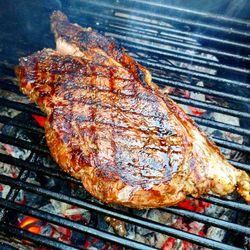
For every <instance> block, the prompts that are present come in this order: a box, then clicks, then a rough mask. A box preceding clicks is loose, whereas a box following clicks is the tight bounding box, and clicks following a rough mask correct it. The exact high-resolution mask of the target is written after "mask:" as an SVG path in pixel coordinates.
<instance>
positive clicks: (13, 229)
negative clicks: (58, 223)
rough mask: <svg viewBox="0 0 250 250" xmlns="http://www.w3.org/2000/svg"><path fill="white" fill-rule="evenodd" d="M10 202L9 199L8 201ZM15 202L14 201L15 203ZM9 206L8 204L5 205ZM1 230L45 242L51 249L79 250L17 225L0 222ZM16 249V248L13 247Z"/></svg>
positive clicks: (37, 241) (21, 237)
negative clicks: (10, 225)
mask: <svg viewBox="0 0 250 250" xmlns="http://www.w3.org/2000/svg"><path fill="white" fill-rule="evenodd" d="M6 202H8V201H6ZM13 204H14V203H13ZM5 208H7V206H5ZM0 230H1V231H3V232H5V233H7V234H9V235H14V236H16V237H18V238H20V239H27V240H32V241H33V242H36V243H39V244H43V245H45V246H47V247H51V249H62V250H78V248H75V247H72V246H70V245H68V244H65V243H62V242H60V241H57V240H53V239H51V238H48V237H45V236H41V235H38V234H33V233H30V232H28V231H26V230H23V229H21V228H17V227H14V226H13V227H9V226H7V225H5V224H3V223H0ZM13 249H16V248H13Z"/></svg>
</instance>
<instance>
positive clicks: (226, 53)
mask: <svg viewBox="0 0 250 250" xmlns="http://www.w3.org/2000/svg"><path fill="white" fill-rule="evenodd" d="M52 7H53V6H52ZM52 7H51V8H52ZM59 7H60V8H61V9H62V11H63V12H64V13H65V14H66V15H68V16H69V19H70V20H71V21H73V22H77V23H79V24H80V25H85V26H92V27H93V28H94V29H96V30H98V31H100V32H102V33H103V34H105V35H107V36H112V37H114V38H115V39H117V41H119V42H120V43H121V45H122V46H124V47H125V48H127V49H128V51H129V53H130V54H131V55H132V56H133V57H134V58H135V59H136V60H137V61H138V62H140V63H141V64H142V65H144V66H146V67H147V68H149V69H150V70H151V72H152V74H153V81H154V82H155V83H157V84H158V85H159V86H160V87H162V88H164V87H175V91H173V92H171V94H170V97H171V98H172V99H173V100H174V101H176V102H177V103H179V104H182V105H184V106H185V107H190V106H191V107H194V108H196V109H198V110H202V111H200V112H213V113H216V114H220V115H221V114H223V115H226V117H228V120H226V121H217V120H215V119H210V118H209V116H206V117H204V116H201V115H199V114H197V112H196V113H195V112H194V113H193V114H192V113H191V116H192V118H193V119H194V120H195V121H196V122H197V123H198V124H199V125H200V126H202V127H203V128H205V129H207V128H212V129H216V130H217V131H219V132H225V131H226V132H228V133H231V134H233V135H235V136H241V141H238V142H237V141H236V142H235V141H232V140H231V137H229V138H228V139H227V138H223V139H222V138H220V137H219V136H217V135H216V134H214V135H212V136H211V137H212V138H211V139H212V140H213V141H214V142H215V143H216V144H217V145H218V146H219V147H220V148H221V149H222V151H223V152H224V151H225V150H227V149H229V150H231V151H232V152H234V154H233V155H230V156H231V159H229V161H230V162H231V163H232V164H233V165H234V166H236V167H237V168H239V169H243V170H246V171H248V172H250V165H249V153H250V140H249V139H250V122H249V118H250V113H249V111H250V108H249V107H250V105H249V104H250V90H249V89H250V84H249V83H250V81H249V73H250V70H249V65H250V63H249V62H250V57H249V51H250V49H249V36H250V23H249V21H247V20H243V19H236V18H232V17H227V16H219V15H216V14H211V13H205V12H199V11H194V10H191V9H186V8H184V7H181V6H179V7H174V6H172V5H169V4H168V3H163V2H159V3H158V2H155V3H149V2H148V1H144V0H138V1H95V0H91V1H80V0H73V1H70V4H69V3H68V2H67V1H62V3H61V6H59ZM50 13H51V10H47V12H46V15H45V17H46V19H48V16H49V14H50ZM43 21H44V22H46V20H45V19H44V20H43ZM6 22H7V20H6ZM46 25H47V23H46V24H45V25H44V27H45V28H44V30H42V29H41V30H42V31H43V32H44V33H43V34H41V36H42V37H41V39H39V41H38V42H37V43H36V44H34V40H32V39H33V38H27V39H26V40H25V39H17V40H15V38H13V34H14V32H12V36H8V35H6V36H3V39H2V41H1V44H0V45H1V46H2V48H3V53H2V55H1V58H0V59H1V62H0V69H1V71H0V79H1V84H0V89H1V98H0V111H1V113H0V123H1V124H2V125H3V126H2V128H4V127H5V128H6V126H8V128H10V127H11V128H13V129H16V130H20V129H21V130H22V131H27V133H31V134H32V135H34V137H37V138H41V139H39V140H38V139H37V140H34V141H27V140H24V139H20V138H17V137H14V136H13V135H12V134H11V133H9V132H8V131H9V130H6V131H7V132H5V133H4V132H3V129H2V133H1V134H0V142H1V144H4V145H6V144H7V145H13V146H16V147H18V148H19V149H21V150H23V149H27V150H29V151H31V154H30V156H29V157H28V158H27V159H25V160H24V159H18V158H15V157H13V156H12V155H6V154H3V153H0V161H1V162H2V163H5V164H10V165H12V166H16V167H17V168H18V169H19V174H18V175H17V176H16V178H11V177H9V176H6V175H4V174H1V175H0V184H4V185H8V186H9V187H10V189H9V192H8V194H7V196H6V197H4V198H0V208H1V213H0V218H1V223H0V230H1V231H2V232H4V233H5V234H7V235H9V236H15V237H17V238H20V239H26V240H29V244H27V245H31V242H33V243H34V244H35V245H38V246H46V247H48V248H49V249H51V248H57V249H78V247H75V246H73V245H71V246H69V245H68V244H66V243H64V242H61V241H57V240H55V239H52V238H48V237H45V236H41V235H38V234H35V233H32V232H30V231H27V230H25V229H22V228H19V227H17V226H13V225H12V224H11V222H10V221H9V220H6V218H9V217H8V215H9V214H11V213H13V211H14V212H15V213H17V212H18V213H22V214H25V215H28V216H31V217H35V218H39V219H41V220H43V221H48V222H51V223H53V224H56V225H60V226H63V227H65V228H70V229H72V230H74V231H77V232H80V233H82V234H83V235H85V234H87V235H92V236H96V237H97V238H101V239H104V240H107V241H109V242H114V243H116V244H117V245H118V247H119V248H121V249H122V247H125V248H130V249H155V248H154V247H153V246H149V245H145V244H143V243H141V242H139V241H135V240H130V239H128V238H125V237H121V236H119V235H117V234H111V233H109V232H106V231H104V230H100V229H97V228H95V226H89V225H84V224H81V223H77V222H75V221H73V220H71V219H68V218H65V217H62V216H60V215H59V214H58V215H56V214H51V213H48V212H46V211H43V210H41V209H39V208H37V207H36V205H35V204H34V206H32V207H30V206H27V205H23V204H20V203H18V202H16V201H15V199H16V197H18V193H19V192H20V190H26V191H28V192H30V193H33V194H37V195H40V196H42V197H45V198H47V199H54V200H58V201H62V202H65V203H68V204H72V205H76V206H77V207H79V208H84V209H86V210H89V211H93V212H94V213H95V214H102V215H105V216H110V217H112V218H118V219H120V220H122V221H125V222H127V223H131V224H134V225H138V226H140V227H142V228H147V229H149V230H151V231H155V232H160V233H162V234H166V235H170V236H173V237H175V238H178V239H183V240H186V241H189V242H192V243H195V244H197V245H199V246H203V247H208V248H212V249H242V248H244V247H247V245H246V244H247V240H249V238H248V237H249V234H250V228H249V224H248V223H249V221H248V220H249V217H248V214H249V212H250V206H248V205H246V204H245V203H244V202H243V201H242V200H241V199H240V198H239V197H234V199H232V198H231V197H228V198H226V197H225V198H221V197H216V196H213V195H209V196H204V197H202V198H201V199H199V200H202V201H206V202H210V203H212V204H217V205H218V206H219V207H226V208H228V209H229V210H230V211H231V210H232V211H237V212H238V213H237V214H238V215H239V216H241V215H244V216H243V217H244V220H242V221H240V222H239V221H238V220H237V219H235V220H233V221H226V220H223V219H218V218H215V217H212V216H209V215H206V214H201V213H198V212H194V211H189V210H187V209H183V208H178V207H169V208H162V209H161V210H163V211H166V212H168V213H170V214H175V215H179V216H182V217H186V218H188V219H192V220H194V221H198V222H202V223H204V224H205V225H207V226H214V227H215V228H221V229H224V230H225V231H226V234H228V235H229V236H228V237H227V238H230V237H232V239H231V240H228V239H227V240H223V241H222V242H219V241H217V240H215V239H209V238H206V237H202V236H198V235H195V234H192V233H190V232H186V231H185V230H181V229H176V228H173V227H171V226H167V225H164V224H162V223H159V222H155V221H152V220H149V219H146V218H143V217H141V216H140V215H137V214H135V213H134V212H133V210H131V209H129V210H127V211H123V210H119V209H118V208H111V207H108V206H105V205H103V204H100V203H98V202H96V201H93V200H91V199H88V198H89V197H87V198H86V197H85V198H84V197H82V196H80V195H71V194H68V193H67V192H58V191H56V190H53V189H49V188H47V187H43V186H38V185H36V184H34V183H30V182H29V181H27V180H28V178H29V176H30V175H31V174H32V173H33V172H34V173H37V174H38V175H40V176H46V177H47V178H51V177H54V178H56V179H59V180H61V181H63V182H67V183H73V185H75V186H76V187H78V186H79V187H80V188H79V189H82V187H81V183H80V182H79V181H77V180H75V179H73V178H72V177H70V176H68V175H66V174H65V173H62V172H61V171H60V170H59V168H50V167H49V166H43V164H42V163H41V162H40V161H36V159H37V157H39V156H40V155H41V156H43V157H44V156H46V157H49V150H48V148H47V147H46V143H45V141H44V139H43V134H44V131H43V129H42V128H41V127H39V126H38V124H36V122H34V121H33V122H27V120H29V119H30V120H32V117H31V114H36V115H41V116H42V115H43V113H42V112H41V111H40V110H38V108H37V107H36V106H35V105H34V104H30V103H29V102H28V100H27V98H26V97H24V96H23V95H22V94H21V93H20V91H19V88H18V85H17V82H16V79H15V77H14V71H13V69H14V66H15V64H17V58H18V57H20V56H23V55H27V54H29V53H31V52H34V51H36V50H37V49H41V48H43V47H46V46H50V47H54V45H53V40H52V35H51V34H49V27H48V25H47V26H46ZM41 30H38V31H39V32H41ZM21 31H22V30H21ZM6 34H7V33H6ZM34 36H35V33H34ZM17 37H18V38H20V36H19V35H17ZM8 44H11V46H10V45H9V47H8V46H7V45H8ZM7 47H8V48H11V47H12V49H13V50H12V52H10V53H7V52H6V48H7ZM201 83H202V84H201ZM184 90H185V91H189V93H199V94H201V95H203V96H209V98H208V99H205V100H204V99H199V98H197V95H192V94H191V96H189V98H186V96H183V95H181V94H179V93H181V91H184ZM11 93H12V94H11ZM13 93H14V95H15V96H16V97H13V96H14V95H13ZM211 100H212V101H211ZM215 100H216V101H215ZM8 110H16V111H20V113H19V115H20V114H24V116H25V117H28V118H25V119H26V120H25V119H24V118H23V117H24V116H21V118H20V119H16V118H13V117H11V116H8ZM235 118H237V119H238V121H239V124H234V123H232V122H231V120H234V119H235ZM244 244H245V245H244ZM248 244H249V243H248ZM2 246H3V247H5V248H6V249H11V248H8V247H10V246H9V245H8V243H5V244H3V245H2ZM83 248H85V247H84V246H83ZM117 249H118V248H117Z"/></svg>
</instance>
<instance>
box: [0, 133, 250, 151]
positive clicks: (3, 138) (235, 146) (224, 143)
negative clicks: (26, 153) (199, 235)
mask: <svg viewBox="0 0 250 250" xmlns="http://www.w3.org/2000/svg"><path fill="white" fill-rule="evenodd" d="M212 140H213V141H214V142H215V143H216V144H218V145H219V146H223V147H225V148H230V149H234V150H238V151H242V152H250V146H245V145H242V144H239V143H234V142H231V141H226V140H222V139H219V138H216V137H212ZM0 141H1V142H3V143H7V144H11V145H13V146H20V147H23V148H25V149H29V150H35V151H37V152H40V153H49V150H48V148H47V147H44V146H38V145H36V144H32V143H31V142H30V143H28V144H27V142H26V141H23V140H20V139H16V138H14V137H11V136H7V135H3V134H0Z"/></svg>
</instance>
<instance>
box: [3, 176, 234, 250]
mask: <svg viewBox="0 0 250 250" xmlns="http://www.w3.org/2000/svg"><path fill="white" fill-rule="evenodd" d="M0 181H1V182H2V183H4V184H6V185H10V186H12V185H15V186H16V187H18V188H20V189H24V190H27V191H29V192H32V193H36V194H39V195H43V196H45V197H49V198H53V199H56V200H60V201H62V202H67V203H70V204H74V205H77V206H79V207H82V208H85V209H88V210H91V211H92V210H93V211H96V212H99V213H101V214H105V215H109V216H111V217H114V218H118V219H121V220H124V221H126V222H128V223H133V224H137V225H139V226H142V227H145V228H148V229H151V230H154V231H157V232H160V233H163V234H167V235H170V236H173V237H178V238H180V239H183V240H187V241H190V242H193V243H196V244H199V245H203V246H206V247H211V248H213V249H225V248H227V249H232V250H233V249H235V250H236V249H239V248H237V247H233V246H229V245H226V244H224V243H220V242H218V241H214V240H211V239H208V238H202V237H200V236H197V235H193V234H190V233H186V232H184V231H182V230H179V229H174V228H171V227H168V226H164V225H162V224H160V223H156V222H153V221H150V220H147V219H145V218H143V219H141V218H140V217H138V216H135V215H134V216H133V217H131V216H130V215H129V214H126V213H125V212H123V213H120V212H118V211H115V210H113V209H111V208H108V209H107V208H105V207H104V206H101V205H98V204H95V205H93V204H90V203H89V202H88V203H87V202H85V201H82V200H78V199H75V198H73V197H71V196H67V195H64V194H58V193H56V192H53V191H50V190H46V189H44V188H41V187H38V186H36V185H33V184H29V183H23V182H19V181H15V180H13V179H12V178H9V177H6V176H0ZM0 204H1V206H6V201H5V200H4V199H3V201H1V199H0ZM13 205H14V204H12V206H11V207H12V208H14V206H13ZM15 206H16V207H18V208H19V211H22V210H23V209H24V210H25V213H26V207H23V208H21V207H22V206H21V205H17V204H15ZM19 206H20V207H19ZM21 209H22V210H21ZM33 210H34V209H31V208H29V209H27V213H29V212H30V211H33ZM34 211H35V210H34ZM32 215H33V216H36V217H38V216H39V218H44V217H43V216H44V212H43V213H41V212H40V211H37V214H32ZM56 217H57V216H56ZM52 219H53V216H51V217H50V218H49V221H50V220H52ZM61 219H62V218H61ZM46 220H48V219H47V218H46ZM55 223H58V221H56V222H55ZM71 224H72V222H71ZM87 228H89V227H87ZM75 229H77V230H79V227H77V226H76V228H75ZM87 233H90V232H89V231H87ZM96 233H99V234H95V235H99V236H100V237H101V232H96ZM118 238H119V237H118ZM107 239H108V240H111V238H107ZM112 241H113V240H112ZM118 243H121V242H119V241H118ZM139 249H140V248H139ZM143 249H145V248H143Z"/></svg>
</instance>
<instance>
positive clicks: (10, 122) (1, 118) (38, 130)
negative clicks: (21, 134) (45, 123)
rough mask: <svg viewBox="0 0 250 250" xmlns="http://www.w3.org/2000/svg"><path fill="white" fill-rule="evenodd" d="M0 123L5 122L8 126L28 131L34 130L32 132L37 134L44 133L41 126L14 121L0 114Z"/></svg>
mask: <svg viewBox="0 0 250 250" xmlns="http://www.w3.org/2000/svg"><path fill="white" fill-rule="evenodd" d="M0 123H3V124H6V125H8V126H10V125H11V126H16V127H18V128H22V129H25V130H27V131H29V132H34V133H38V134H44V129H43V128H41V127H37V126H30V125H27V124H24V123H21V122H20V121H16V120H15V119H13V118H10V117H7V116H2V115H0Z"/></svg>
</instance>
